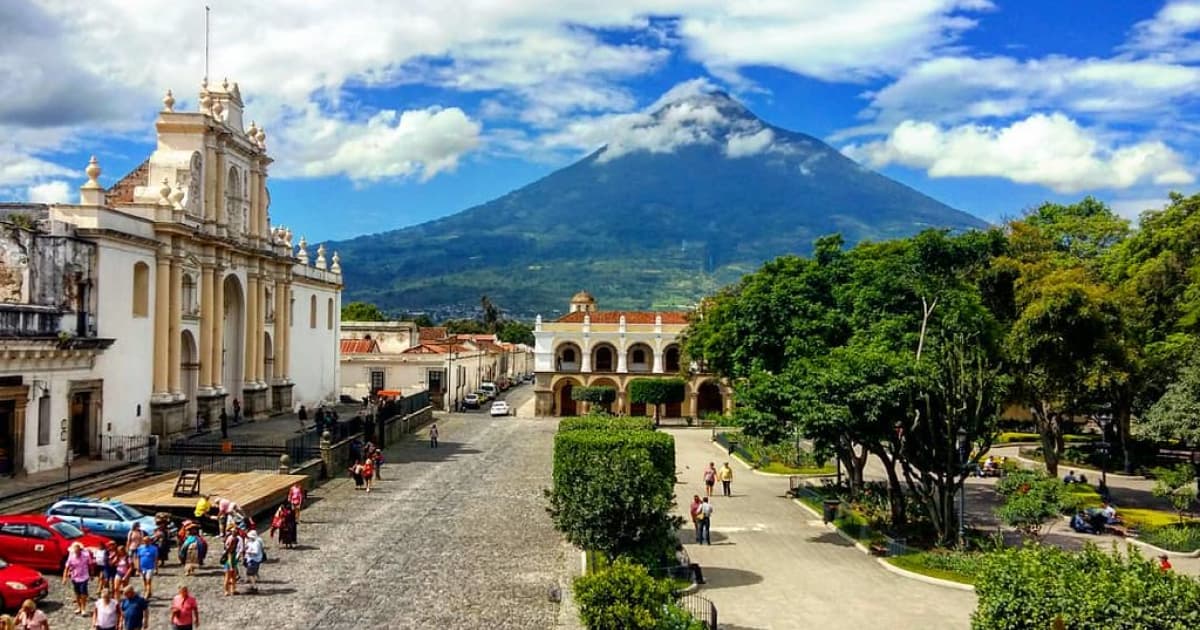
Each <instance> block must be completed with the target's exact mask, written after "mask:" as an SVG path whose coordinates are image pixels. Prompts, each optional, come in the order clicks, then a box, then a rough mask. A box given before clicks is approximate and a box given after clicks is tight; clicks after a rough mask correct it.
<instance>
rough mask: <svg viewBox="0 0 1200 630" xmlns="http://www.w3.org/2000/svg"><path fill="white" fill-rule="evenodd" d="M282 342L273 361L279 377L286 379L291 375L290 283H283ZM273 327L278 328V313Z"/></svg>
mask: <svg viewBox="0 0 1200 630" xmlns="http://www.w3.org/2000/svg"><path fill="white" fill-rule="evenodd" d="M282 293H283V311H282V313H283V343H281V344H279V347H280V353H279V358H278V359H277V360H276V361H275V365H276V366H277V367H276V370H277V372H278V373H279V378H280V379H283V380H287V379H289V378H291V376H292V368H291V360H292V283H290V282H285V283H283V291H282ZM275 322H276V324H275V327H276V328H279V323H278V322H279V314H276V315H275Z"/></svg>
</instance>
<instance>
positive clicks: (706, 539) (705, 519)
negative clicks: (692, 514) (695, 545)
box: [696, 497, 713, 546]
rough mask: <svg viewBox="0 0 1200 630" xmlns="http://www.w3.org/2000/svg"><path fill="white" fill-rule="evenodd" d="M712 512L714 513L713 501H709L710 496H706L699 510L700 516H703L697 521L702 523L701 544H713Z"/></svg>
mask: <svg viewBox="0 0 1200 630" xmlns="http://www.w3.org/2000/svg"><path fill="white" fill-rule="evenodd" d="M712 513H713V506H712V503H709V501H708V497H704V499H703V500H702V501H701V503H700V509H699V510H698V512H697V514H698V515H699V516H701V517H702V518H699V519H697V521H696V522H697V523H699V524H700V544H701V545H709V546H712Z"/></svg>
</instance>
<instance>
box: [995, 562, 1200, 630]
mask: <svg viewBox="0 0 1200 630" xmlns="http://www.w3.org/2000/svg"><path fill="white" fill-rule="evenodd" d="M975 593H976V595H977V597H978V605H977V606H976V609H975V612H974V614H972V615H971V627H972V628H974V629H975V630H1027V629H1029V628H1039V629H1040V628H1050V627H1051V624H1052V623H1054V620H1055V619H1056V618H1060V617H1061V619H1062V620H1063V622H1064V626H1063V627H1066V628H1131V629H1132V628H1171V629H1178V630H1184V629H1185V628H1197V627H1200V581H1197V580H1196V579H1195V578H1192V577H1191V576H1187V575H1180V574H1178V573H1175V572H1173V571H1162V570H1160V569H1159V568H1158V566H1157V564H1156V563H1154V562H1153V561H1150V560H1147V559H1145V558H1143V557H1142V556H1141V554H1140V553H1139V552H1138V550H1137V549H1136V548H1134V547H1130V548H1129V549H1128V550H1127V551H1125V552H1117V551H1116V550H1114V551H1113V552H1112V553H1105V552H1102V551H1100V550H1099V549H1097V548H1096V547H1095V546H1094V545H1090V544H1089V545H1087V546H1086V547H1085V548H1084V550H1083V551H1081V552H1072V551H1065V550H1063V549H1059V548H1057V547H1052V546H1048V545H1038V544H1029V545H1026V546H1025V547H1023V548H1019V549H1008V550H1005V551H1000V552H996V553H991V554H987V555H986V556H984V557H983V560H982V561H981V563H980V570H979V575H978V577H977V579H976V581H975Z"/></svg>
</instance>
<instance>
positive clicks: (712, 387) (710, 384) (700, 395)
mask: <svg viewBox="0 0 1200 630" xmlns="http://www.w3.org/2000/svg"><path fill="white" fill-rule="evenodd" d="M724 412H725V395H724V394H723V393H722V392H721V386H720V385H719V384H717V382H716V381H713V380H707V381H704V382H703V383H700V386H699V387H697V388H696V417H698V418H703V417H704V415H705V414H713V413H716V414H722V413H724Z"/></svg>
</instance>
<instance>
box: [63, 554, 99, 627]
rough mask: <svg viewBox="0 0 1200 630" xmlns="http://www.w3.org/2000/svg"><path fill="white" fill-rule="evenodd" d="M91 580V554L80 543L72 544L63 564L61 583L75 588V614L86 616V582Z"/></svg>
mask: <svg viewBox="0 0 1200 630" xmlns="http://www.w3.org/2000/svg"><path fill="white" fill-rule="evenodd" d="M91 580H92V554H90V553H88V551H87V550H86V549H84V548H83V544H82V543H78V542H73V543H71V547H70V548H69V549H68V551H67V560H66V562H64V563H63V575H62V583H63V584H64V585H65V584H66V583H67V581H70V582H71V585H72V586H73V587H74V588H75V614H76V615H86V614H87V604H88V582H90V581H91Z"/></svg>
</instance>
